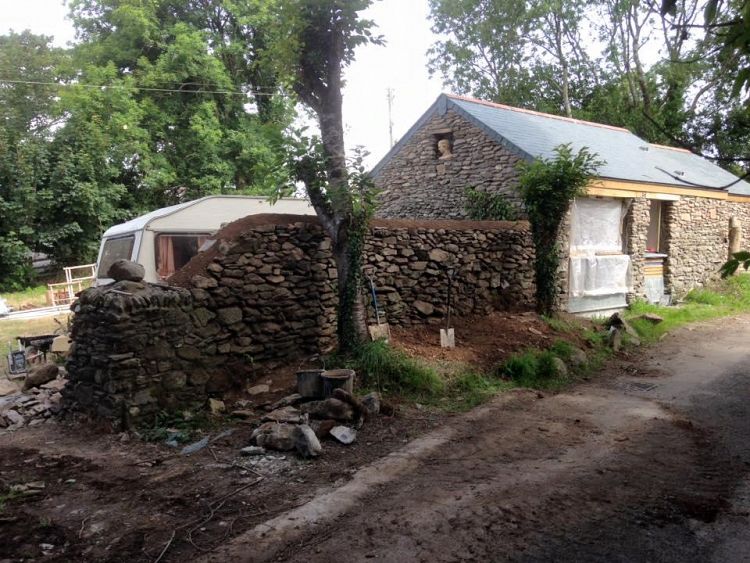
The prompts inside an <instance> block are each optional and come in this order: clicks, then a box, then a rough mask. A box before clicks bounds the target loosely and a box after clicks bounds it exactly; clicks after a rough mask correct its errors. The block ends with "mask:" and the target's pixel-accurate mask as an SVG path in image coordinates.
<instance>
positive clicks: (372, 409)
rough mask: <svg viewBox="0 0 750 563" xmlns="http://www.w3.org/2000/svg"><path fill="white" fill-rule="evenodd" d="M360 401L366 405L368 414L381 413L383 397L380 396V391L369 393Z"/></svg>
mask: <svg viewBox="0 0 750 563" xmlns="http://www.w3.org/2000/svg"><path fill="white" fill-rule="evenodd" d="M360 401H361V403H362V405H363V406H364V407H365V410H367V414H370V415H375V414H379V413H380V403H381V402H382V398H381V396H380V393H378V392H377V391H373V392H372V393H368V394H367V395H365V396H364V397H362V399H360Z"/></svg>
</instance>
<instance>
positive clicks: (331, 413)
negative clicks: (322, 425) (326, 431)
mask: <svg viewBox="0 0 750 563" xmlns="http://www.w3.org/2000/svg"><path fill="white" fill-rule="evenodd" d="M300 410H301V411H302V412H303V413H305V414H309V415H310V416H312V417H313V418H332V419H334V420H341V421H345V422H346V421H350V420H353V419H354V409H353V408H352V406H351V405H349V404H347V403H345V402H344V401H341V400H339V399H334V398H331V399H326V400H324V401H312V402H310V403H305V404H304V405H302V406H301V407H300Z"/></svg>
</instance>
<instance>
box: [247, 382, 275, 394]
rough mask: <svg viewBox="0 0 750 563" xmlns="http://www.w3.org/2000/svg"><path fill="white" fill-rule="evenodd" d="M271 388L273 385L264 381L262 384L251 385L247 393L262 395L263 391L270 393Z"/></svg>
mask: <svg viewBox="0 0 750 563" xmlns="http://www.w3.org/2000/svg"><path fill="white" fill-rule="evenodd" d="M270 390H271V387H270V386H268V385H266V384H265V383H263V384H261V385H255V386H253V387H249V388H248V389H247V394H248V395H262V394H263V393H268V392H269V391H270Z"/></svg>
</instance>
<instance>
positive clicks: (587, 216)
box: [570, 198, 625, 254]
mask: <svg viewBox="0 0 750 563" xmlns="http://www.w3.org/2000/svg"><path fill="white" fill-rule="evenodd" d="M624 214H625V211H624V206H623V205H622V200H620V199H592V198H576V199H575V200H574V201H573V210H572V214H571V226H570V250H571V253H573V254H591V253H595V252H622V222H623V219H624Z"/></svg>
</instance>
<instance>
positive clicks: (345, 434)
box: [331, 426, 357, 446]
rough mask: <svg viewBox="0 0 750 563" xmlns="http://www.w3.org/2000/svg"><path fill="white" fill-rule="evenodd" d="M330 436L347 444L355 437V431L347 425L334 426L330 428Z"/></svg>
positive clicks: (351, 442) (352, 441)
mask: <svg viewBox="0 0 750 563" xmlns="http://www.w3.org/2000/svg"><path fill="white" fill-rule="evenodd" d="M331 436H333V437H334V438H336V440H338V441H339V442H341V443H342V444H344V445H346V446H348V445H349V444H353V443H354V441H355V440H356V439H357V431H356V430H354V428H349V427H348V426H334V427H333V428H331Z"/></svg>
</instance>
